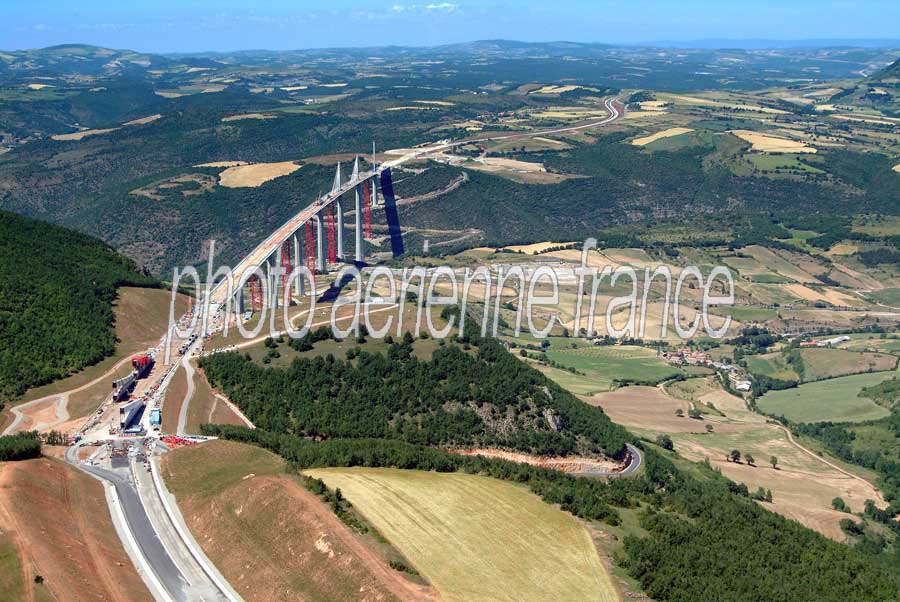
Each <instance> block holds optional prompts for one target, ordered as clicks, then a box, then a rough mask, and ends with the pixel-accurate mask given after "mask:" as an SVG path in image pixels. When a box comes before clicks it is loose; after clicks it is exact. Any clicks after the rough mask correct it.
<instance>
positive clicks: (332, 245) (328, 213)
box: [325, 205, 337, 263]
mask: <svg viewBox="0 0 900 602" xmlns="http://www.w3.org/2000/svg"><path fill="white" fill-rule="evenodd" d="M325 223H326V224H327V225H328V261H329V262H330V263H337V243H336V242H335V233H336V232H337V228H335V224H334V205H331V206H330V207H328V208H327V209H325Z"/></svg>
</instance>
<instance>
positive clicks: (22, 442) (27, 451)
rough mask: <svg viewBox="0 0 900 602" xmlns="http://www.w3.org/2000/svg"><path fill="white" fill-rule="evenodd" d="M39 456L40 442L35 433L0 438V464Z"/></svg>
mask: <svg viewBox="0 0 900 602" xmlns="http://www.w3.org/2000/svg"><path fill="white" fill-rule="evenodd" d="M40 455H41V440H40V439H39V438H38V436H37V433H36V432H30V433H16V434H15V435H7V436H5V437H0V462H12V461H14V460H28V459H30V458H37V457H38V456H40Z"/></svg>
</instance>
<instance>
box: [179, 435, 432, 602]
mask: <svg viewBox="0 0 900 602" xmlns="http://www.w3.org/2000/svg"><path fill="white" fill-rule="evenodd" d="M162 473H163V475H164V478H165V479H166V483H167V485H168V487H169V489H170V491H172V493H174V494H175V496H176V498H177V500H178V505H179V507H180V508H181V512H182V514H183V515H184V518H185V520H186V521H187V524H188V527H189V528H190V529H191V532H192V533H193V534H194V536H195V537H196V538H197V541H198V542H199V543H200V545H201V546H202V547H203V550H204V551H205V552H206V554H207V555H208V556H209V557H210V559H211V560H212V561H213V562H214V563H215V564H216V566H217V567H218V568H219V570H220V571H221V572H222V574H223V575H224V576H225V577H226V578H227V579H228V580H229V582H230V583H231V584H232V585H233V586H234V588H235V589H236V590H237V591H238V592H239V593H240V594H241V595H242V596H243V597H244V599H245V600H247V601H248V602H257V601H265V602H269V601H272V602H275V601H279V602H280V601H286V600H301V601H309V602H326V601H329V600H333V601H335V602H339V601H340V602H345V601H349V600H360V601H366V602H380V601H413V600H416V601H418V600H436V599H437V597H436V596H435V595H434V594H433V592H432V591H431V590H430V589H429V588H427V587H425V586H422V585H418V584H415V583H412V582H410V581H408V580H407V579H406V578H405V577H403V575H402V574H401V573H399V572H397V571H395V570H393V569H391V568H390V567H389V566H388V565H387V563H386V562H385V561H384V560H383V559H382V558H380V557H379V556H378V555H377V554H376V553H375V552H374V551H373V550H372V549H371V548H369V547H368V546H367V545H365V544H364V543H363V542H362V541H361V540H360V539H359V538H358V537H357V536H356V534H355V533H353V532H352V531H350V529H349V528H348V527H346V526H345V525H344V524H343V523H342V522H341V521H340V520H339V519H338V518H337V517H336V516H335V515H334V514H333V513H332V511H331V509H330V508H328V507H327V506H326V505H325V504H324V503H322V502H321V501H320V500H319V499H318V498H316V497H315V496H314V495H313V494H311V493H310V492H308V491H307V490H306V489H305V488H304V487H303V486H302V485H301V484H300V483H299V481H298V479H297V478H295V477H291V476H290V475H288V474H287V473H286V472H285V464H284V462H283V461H282V460H281V459H280V458H278V457H276V456H274V455H273V454H271V453H269V452H267V451H265V450H261V449H259V448H255V447H251V446H246V445H241V444H238V443H232V442H225V441H212V442H209V443H205V444H203V445H200V446H197V447H192V448H183V449H179V450H178V451H177V452H173V453H171V454H168V455H167V456H166V458H165V460H164V462H163V464H162Z"/></svg>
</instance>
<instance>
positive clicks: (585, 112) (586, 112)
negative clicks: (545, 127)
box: [534, 108, 606, 119]
mask: <svg viewBox="0 0 900 602" xmlns="http://www.w3.org/2000/svg"><path fill="white" fill-rule="evenodd" d="M605 115H606V111H592V110H590V109H583V108H571V109H567V108H559V109H551V110H549V111H541V112H539V113H534V116H535V117H538V118H545V119H589V118H591V117H604V116H605Z"/></svg>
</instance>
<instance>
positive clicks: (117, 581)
mask: <svg viewBox="0 0 900 602" xmlns="http://www.w3.org/2000/svg"><path fill="white" fill-rule="evenodd" d="M0 531H2V533H3V534H4V536H5V537H7V538H8V539H10V540H11V541H12V542H13V544H14V545H15V547H16V549H17V553H18V565H19V570H20V571H21V572H22V580H21V582H22V584H23V587H22V588H21V590H24V593H23V595H22V596H21V597H18V598H15V599H17V600H26V601H40V600H66V601H71V602H76V601H81V600H84V601H91V602H96V601H98V600H108V601H113V602H133V601H134V602H136V601H143V600H152V598H151V597H150V594H149V592H148V591H147V589H146V587H145V586H144V583H143V581H141V578H140V576H139V575H138V573H137V571H136V570H135V568H134V565H132V564H131V560H130V559H129V558H128V555H127V554H126V553H125V550H124V549H123V548H122V544H121V543H120V541H119V537H118V535H117V534H116V530H115V528H114V527H113V524H112V520H111V519H110V516H109V511H108V509H107V505H106V498H105V496H104V493H103V486H102V485H101V484H100V483H99V482H98V481H96V480H94V479H93V478H91V477H90V476H88V475H86V474H84V473H82V472H80V471H78V470H77V469H75V468H72V467H70V466H68V465H66V464H64V463H63V462H61V461H59V460H54V459H50V458H38V459H35V460H26V461H23V462H5V463H0ZM4 566H8V565H4ZM37 575H40V576H41V577H43V583H41V584H38V583H35V576H37ZM21 590H20V591H21ZM0 599H6V598H5V593H4V592H0Z"/></svg>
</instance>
